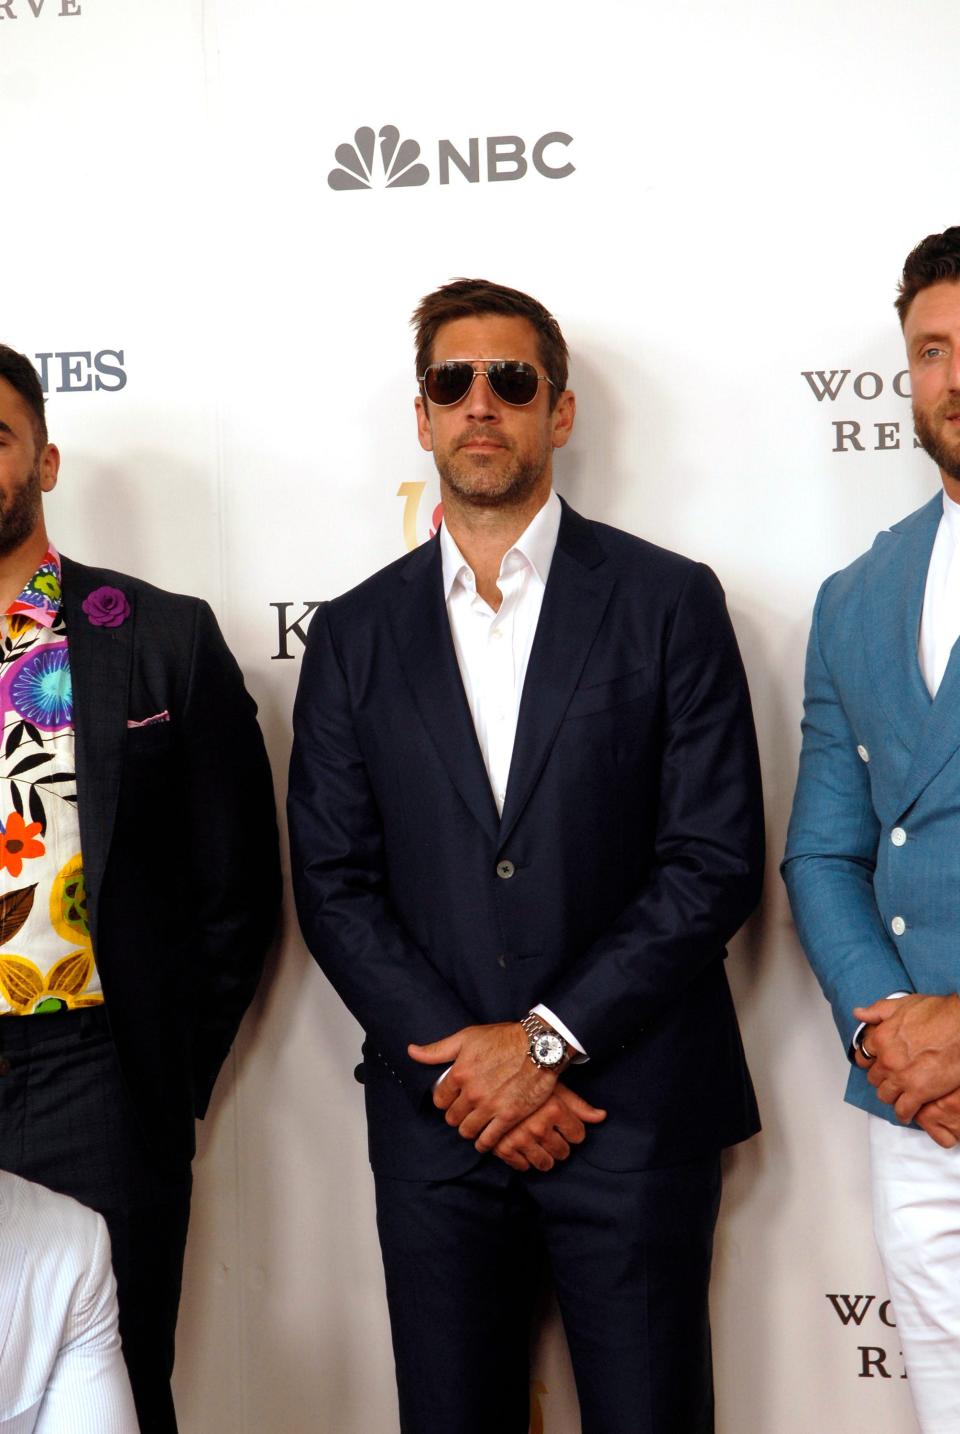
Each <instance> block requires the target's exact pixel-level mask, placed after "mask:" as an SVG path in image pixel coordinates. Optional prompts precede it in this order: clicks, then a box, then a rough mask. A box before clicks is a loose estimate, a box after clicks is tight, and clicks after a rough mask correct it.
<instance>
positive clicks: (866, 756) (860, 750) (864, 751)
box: [857, 742, 870, 762]
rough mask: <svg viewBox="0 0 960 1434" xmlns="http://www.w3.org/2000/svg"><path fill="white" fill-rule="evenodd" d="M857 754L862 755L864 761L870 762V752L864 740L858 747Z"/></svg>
mask: <svg viewBox="0 0 960 1434" xmlns="http://www.w3.org/2000/svg"><path fill="white" fill-rule="evenodd" d="M857 756H858V757H860V758H861V760H862V761H864V762H869V760H870V753H869V752H868V751H867V749H866V747H865V746H864V745H863V743H862V742H861V744H860V746H859V747H858V748H857Z"/></svg>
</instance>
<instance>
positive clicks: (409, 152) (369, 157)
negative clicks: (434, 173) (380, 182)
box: [327, 124, 430, 189]
mask: <svg viewBox="0 0 960 1434" xmlns="http://www.w3.org/2000/svg"><path fill="white" fill-rule="evenodd" d="M399 139H400V131H399V130H398V129H397V127H396V125H392V124H385V125H384V126H383V129H382V130H381V131H380V162H381V165H382V167H383V178H384V180H385V181H386V186H387V188H388V189H402V188H406V187H410V186H412V185H415V184H426V182H427V180H428V179H429V178H430V171H429V170H428V169H427V166H426V165H425V164H418V163H417V162H416V161H417V160H418V159H419V158H420V146H419V145H418V144H417V141H416V140H415V139H405V140H404V141H403V143H402V144H399V143H398V141H399ZM376 146H377V136H376V135H375V134H374V132H373V130H372V129H371V128H370V127H369V125H364V126H363V127H362V128H361V129H358V130H357V132H356V134H355V135H354V136H353V144H339V145H337V148H336V151H335V153H334V158H335V159H336V161H337V163H338V164H339V166H340V168H339V169H331V171H330V173H329V174H328V175H327V183H328V184H329V186H330V188H331V189H372V188H373V182H374V181H373V169H374V162H375V155H376Z"/></svg>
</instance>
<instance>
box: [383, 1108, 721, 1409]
mask: <svg viewBox="0 0 960 1434" xmlns="http://www.w3.org/2000/svg"><path fill="white" fill-rule="evenodd" d="M589 1138H590V1136H589V1133H588V1135H587V1139H588V1140H589ZM376 1188H377V1223H378V1227H379V1231H380V1243H381V1247H382V1250H383V1259H384V1268H385V1271H386V1279H387V1298H388V1301H389V1305H390V1319H391V1326H392V1330H393V1344H394V1354H395V1357H396V1363H397V1385H398V1389H399V1396H400V1427H401V1430H402V1434H437V1432H438V1431H440V1430H442V1431H443V1434H493V1431H496V1434H527V1431H528V1429H529V1421H530V1412H529V1391H530V1369H529V1354H528V1351H529V1344H530V1334H531V1326H532V1322H533V1318H534V1315H535V1312H536V1309H537V1307H538V1305H539V1304H540V1303H541V1301H542V1298H543V1293H544V1289H545V1286H546V1282H547V1278H548V1275H549V1276H551V1277H552V1279H553V1284H554V1286H555V1289H556V1292H557V1298H558V1301H559V1305H560V1312H561V1315H562V1317H563V1324H564V1329H565V1331H566V1336H567V1342H568V1344H569V1347H570V1355H571V1359H572V1362H573V1370H574V1376H575V1378H576V1384H577V1396H578V1399H579V1403H580V1417H581V1421H582V1429H583V1434H712V1431H713V1427H714V1418H713V1375H712V1363H711V1349H710V1324H709V1313H708V1304H707V1292H708V1285H709V1278H710V1259H711V1253H712V1247H713V1232H714V1227H715V1224H716V1218H717V1211H718V1208H719V1202H720V1160H719V1156H716V1155H711V1156H707V1157H706V1158H704V1159H701V1160H696V1161H692V1162H690V1163H688V1164H684V1165H680V1166H672V1167H669V1168H666V1169H655V1170H637V1171H607V1170H598V1169H596V1168H594V1167H593V1166H591V1165H589V1164H588V1162H587V1161H586V1160H585V1159H584V1157H583V1154H582V1153H581V1152H579V1151H574V1152H573V1153H572V1154H571V1155H570V1157H569V1159H568V1160H567V1161H566V1162H564V1163H562V1164H558V1165H556V1166H554V1168H553V1169H552V1170H551V1171H548V1172H546V1173H540V1172H538V1171H529V1172H526V1173H524V1174H519V1173H517V1172H515V1171H512V1170H510V1169H509V1168H508V1167H507V1166H506V1165H504V1164H502V1163H501V1162H500V1161H498V1160H496V1159H495V1158H493V1157H486V1158H485V1159H484V1160H482V1161H481V1162H480V1163H479V1164H478V1165H476V1166H475V1167H474V1169H473V1170H472V1171H470V1172H468V1174H466V1175H465V1176H461V1177H459V1178H458V1179H456V1180H438V1181H416V1180H397V1179H387V1178H383V1177H379V1176H378V1177H377V1179H376ZM548 1398H549V1391H548V1392H547V1394H546V1395H545V1396H544V1399H548ZM545 1412H547V1413H548V1410H547V1409H546V1407H545ZM548 1422H549V1421H548Z"/></svg>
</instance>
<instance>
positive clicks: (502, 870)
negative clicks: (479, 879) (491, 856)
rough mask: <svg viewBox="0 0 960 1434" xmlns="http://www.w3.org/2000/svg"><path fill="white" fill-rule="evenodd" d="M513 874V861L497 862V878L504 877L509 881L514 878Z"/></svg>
mask: <svg viewBox="0 0 960 1434" xmlns="http://www.w3.org/2000/svg"><path fill="white" fill-rule="evenodd" d="M513 872H514V865H513V862H512V861H498V862H497V876H501V877H503V880H504V881H509V880H510V878H511V876H513Z"/></svg>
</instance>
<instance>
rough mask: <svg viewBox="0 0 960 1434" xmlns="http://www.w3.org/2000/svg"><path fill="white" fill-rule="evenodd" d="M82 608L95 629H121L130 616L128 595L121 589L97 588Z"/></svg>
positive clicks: (85, 599) (84, 601) (86, 599)
mask: <svg viewBox="0 0 960 1434" xmlns="http://www.w3.org/2000/svg"><path fill="white" fill-rule="evenodd" d="M81 606H82V607H83V610H84V612H85V613H86V615H87V621H88V622H89V623H90V624H91V625H92V626H93V627H121V626H122V625H123V623H125V622H126V620H127V618H128V617H129V616H130V604H129V602H128V601H127V595H126V593H123V592H121V591H120V589H119V588H108V587H103V588H95V589H94V591H93V592H92V593H91V594H90V596H89V597H85V598H84V600H83V603H82V604H81Z"/></svg>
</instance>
